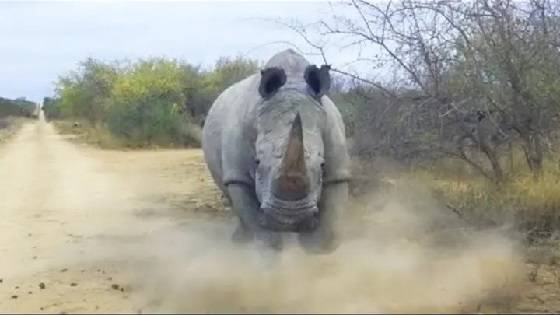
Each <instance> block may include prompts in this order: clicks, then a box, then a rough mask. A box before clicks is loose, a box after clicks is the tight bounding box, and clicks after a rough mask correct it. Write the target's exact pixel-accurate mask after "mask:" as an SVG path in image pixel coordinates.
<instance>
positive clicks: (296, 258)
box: [0, 121, 558, 313]
mask: <svg viewBox="0 0 560 315" xmlns="http://www.w3.org/2000/svg"><path fill="white" fill-rule="evenodd" d="M0 179H1V186H0V218H2V219H1V220H0V233H1V236H0V259H1V260H0V261H1V263H0V279H1V280H0V312H9V313H14V312H16V313H24V312H32V313H41V312H45V313H61V312H64V313H92V312H95V313H108V312H117V313H131V312H132V313H136V312H138V313H141V312H258V311H264V312H282V311H284V312H286V311H287V312H473V311H474V312H476V311H482V312H484V311H491V312H495V311H512V310H513V311H515V310H516V306H515V304H516V303H517V304H519V303H518V302H519V301H520V300H518V299H517V298H518V297H519V296H522V295H523V294H525V297H524V298H523V299H521V300H522V301H525V302H523V303H525V304H523V306H522V310H524V311H527V310H529V311H530V310H537V311H543V310H551V309H553V308H550V307H549V308H548V309H547V308H546V307H545V308H544V309H540V308H539V307H537V306H538V305H541V304H543V303H544V302H541V301H539V300H538V299H541V300H542V298H540V297H539V296H545V295H546V294H544V293H543V294H542V295H541V294H540V293H539V291H538V288H536V287H534V288H532V289H531V290H527V281H526V280H525V278H526V274H527V268H526V265H525V264H524V263H523V262H522V258H521V257H520V255H519V252H518V249H517V248H518V246H517V244H516V243H515V242H514V241H512V240H510V239H508V238H507V237H504V236H502V235H499V233H497V232H494V231H485V232H476V233H473V232H469V231H466V230H465V229H463V227H461V226H460V224H456V222H455V223H450V222H452V221H453V220H452V219H450V218H449V217H448V216H447V214H441V213H438V212H437V211H436V212H434V211H433V210H427V209H432V205H431V204H430V202H429V200H428V201H426V202H425V203H423V201H422V200H424V199H423V198H420V197H418V196H417V195H414V194H405V195H403V194H402V193H401V194H397V198H396V199H394V200H391V198H390V197H388V196H385V199H387V198H389V199H388V201H387V200H385V201H383V202H380V201H379V200H380V198H379V196H373V195H372V196H370V197H369V198H370V201H366V204H367V205H371V206H370V207H369V208H371V207H373V208H375V209H376V210H375V211H369V210H368V209H369V208H368V207H365V208H364V207H362V210H364V209H365V210H366V211H365V212H363V211H362V212H360V213H361V215H362V216H360V219H359V220H358V223H356V222H354V223H352V224H346V223H345V224H344V225H341V227H340V229H341V233H342V234H343V235H344V238H345V239H344V243H343V245H341V247H340V248H339V249H338V250H337V251H336V252H335V253H333V254H331V255H324V256H309V255H306V254H305V253H303V252H302V251H301V250H300V249H299V248H298V247H297V246H292V247H289V248H287V249H286V251H285V252H284V253H282V254H274V253H270V252H268V251H264V250H262V249H259V248H257V247H251V246H245V247H235V246H233V245H232V244H231V242H230V241H229V237H230V234H231V231H232V230H233V228H234V224H233V218H231V216H230V215H228V214H227V213H226V212H225V211H224V210H220V209H221V203H220V197H219V195H218V193H217V192H216V189H215V188H214V185H213V183H212V182H211V179H210V177H209V175H208V173H207V171H206V169H205V165H204V162H203V159H202V153H201V152H200V151H199V150H163V151H111V150H98V149H95V148H91V147H88V146H82V145H78V144H75V143H73V142H70V141H68V139H65V137H64V136H61V135H59V134H57V133H56V131H55V130H54V128H53V126H52V125H50V124H47V123H44V122H43V121H39V122H37V123H29V124H26V125H25V126H24V127H23V128H22V129H21V130H20V132H19V133H18V134H17V135H16V136H15V137H14V138H12V140H11V141H10V142H8V143H6V144H4V145H2V146H0ZM419 209H421V210H419ZM453 222H454V221H453ZM438 225H439V226H441V225H444V226H445V227H446V228H439V229H437V231H439V232H437V233H434V232H433V231H434V226H435V227H436V228H437V226H438ZM373 227H375V228H373ZM289 244H291V243H289ZM542 274H543V273H542V272H541V275H542ZM533 280H534V279H533ZM543 281H544V280H543ZM549 285H551V286H552V285H555V286H558V283H552V284H550V283H549ZM556 291H557V290H556ZM556 291H555V292H556ZM527 292H530V294H533V295H535V294H536V295H537V300H536V302H534V303H533V302H531V301H532V300H531V298H530V297H527V294H529V293H527ZM547 294H548V293H547ZM548 296H550V294H548ZM555 300H556V299H555V298H551V301H555ZM527 301H529V302H527ZM545 304H546V303H545ZM517 309H519V308H517Z"/></svg>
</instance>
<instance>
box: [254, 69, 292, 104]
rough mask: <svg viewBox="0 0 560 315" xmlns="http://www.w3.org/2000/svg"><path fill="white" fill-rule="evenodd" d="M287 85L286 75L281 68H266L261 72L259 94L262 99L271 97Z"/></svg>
mask: <svg viewBox="0 0 560 315" xmlns="http://www.w3.org/2000/svg"><path fill="white" fill-rule="evenodd" d="M285 83H286V73H285V72H284V69H281V68H276V67H272V68H266V69H264V70H261V84H260V86H259V93H260V94H261V96H262V97H269V96H271V95H272V94H274V93H275V92H276V91H278V89H279V88H281V87H282V86H283V85H284V84H285Z"/></svg>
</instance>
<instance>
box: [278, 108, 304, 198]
mask: <svg viewBox="0 0 560 315" xmlns="http://www.w3.org/2000/svg"><path fill="white" fill-rule="evenodd" d="M288 137H289V138H288V145H287V148H286V153H285V154H284V157H283V158H282V164H281V167H280V176H279V178H278V183H277V185H276V186H277V187H276V188H277V189H276V191H277V194H278V195H279V196H278V197H280V198H282V199H284V200H299V199H302V198H304V197H305V196H306V195H307V193H308V192H309V180H308V178H307V171H306V167H305V156H304V146H303V127H302V124H301V117H300V115H299V113H298V114H297V115H296V118H295V119H294V122H293V123H292V128H291V130H290V134H289V136H288Z"/></svg>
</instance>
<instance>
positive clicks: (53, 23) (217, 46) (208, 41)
mask: <svg viewBox="0 0 560 315" xmlns="http://www.w3.org/2000/svg"><path fill="white" fill-rule="evenodd" d="M332 10H333V7H332V6H331V5H329V3H327V2H325V1H264V0H261V1H253V2H250V1H222V2H218V1H204V2H195V1H184V2H177V1H174V2H163V1H157V2H156V1H153V2H145V1H143V2H131V1H126V2H125V1H102V2H101V1H97V2H94V1H88V2H81V1H72V2H45V1H40V2H39V1H36V2H25V1H16V2H3V1H0V39H1V40H0V96H2V97H8V98H16V97H26V98H27V99H30V100H33V101H40V100H42V98H43V97H44V96H51V95H53V94H54V82H55V81H56V80H57V78H58V76H59V75H63V74H65V73H67V72H69V71H71V70H73V69H75V68H76V66H77V64H78V63H79V62H80V61H82V60H84V59H86V58H88V57H93V58H97V59H102V60H106V61H111V60H123V59H130V60H134V59H137V58H148V57H156V56H157V57H160V56H165V57H169V58H178V59H182V60H186V61H188V62H190V63H192V64H198V65H202V66H203V67H211V66H212V64H213V63H214V62H215V61H216V60H217V59H218V58H219V57H220V56H238V55H242V56H245V57H249V58H254V59H258V60H261V61H266V60H267V59H269V58H270V57H271V56H272V55H273V54H274V53H276V52H279V51H281V50H283V49H286V48H289V47H290V44H288V42H289V43H292V44H295V45H297V47H299V48H300V49H302V50H304V51H305V52H311V51H313V50H312V49H310V48H309V46H306V44H305V42H304V41H303V40H302V39H301V38H300V37H299V36H298V35H297V34H296V33H295V32H293V31H292V30H290V29H288V28H286V27H284V26H281V25H279V24H277V23H275V22H273V21H272V20H274V19H278V18H280V19H287V18H288V19H297V20H299V21H302V22H303V23H310V22H315V21H317V20H319V19H321V18H322V17H324V16H326V15H329V14H330V13H332ZM332 56H333V59H332V60H329V63H331V64H335V63H337V62H343V61H344V59H345V58H346V56H345V55H344V54H342V53H340V54H332ZM306 57H307V58H308V59H309V60H310V61H311V62H313V63H321V60H322V59H321V58H320V57H319V56H313V55H306Z"/></svg>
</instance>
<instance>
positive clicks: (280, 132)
mask: <svg viewBox="0 0 560 315" xmlns="http://www.w3.org/2000/svg"><path fill="white" fill-rule="evenodd" d="M308 66H309V63H308V62H307V61H306V60H305V59H304V58H303V57H302V56H301V55H299V54H297V53H296V52H294V51H293V50H286V51H283V52H280V53H278V54H277V55H275V56H274V57H272V58H271V59H270V60H269V61H268V63H267V64H266V66H265V67H264V68H263V70H261V73H258V74H254V75H252V76H250V77H248V78H246V79H244V80H242V81H240V82H238V83H236V84H234V85H232V86H231V87H229V88H228V89H226V90H225V91H224V92H223V93H222V94H221V95H220V96H219V97H218V98H217V99H216V101H215V102H214V104H213V105H212V107H211V109H210V111H209V113H208V116H207V118H206V122H205V125H204V130H203V139H202V147H203V150H204V156H205V159H206V163H207V165H208V168H209V170H210V172H211V174H212V176H213V178H214V180H215V182H216V184H217V185H218V186H219V188H220V189H221V190H222V191H223V193H224V194H225V195H226V196H227V197H228V198H229V200H230V202H231V204H232V208H233V210H234V212H235V213H236V214H237V216H238V217H239V219H240V224H239V227H238V229H237V231H236V232H235V233H234V235H233V239H234V240H236V241H249V240H252V239H254V238H256V239H257V240H260V241H263V242H265V243H266V244H267V245H269V246H271V247H272V248H276V249H279V248H281V247H282V232H296V233H298V237H299V240H300V243H301V244H302V245H303V247H304V248H305V249H306V250H308V251H311V252H325V251H327V252H328V251H330V250H333V249H334V248H336V244H337V242H336V237H335V235H334V229H333V223H334V221H335V220H336V218H337V216H338V212H339V211H340V210H342V208H343V207H344V204H345V202H346V200H347V196H348V184H347V183H348V180H349V177H350V176H349V159H348V153H347V149H346V142H345V134H344V133H345V131H344V123H343V121H342V119H341V116H340V113H339V111H338V109H337V108H336V107H335V105H334V104H333V102H332V101H331V100H330V99H329V98H328V97H327V96H326V95H324V93H326V92H327V90H328V88H329V87H330V76H329V74H328V69H329V68H328V67H326V66H323V67H321V68H320V69H319V68H317V67H315V66H311V67H310V68H308ZM306 69H307V70H306ZM308 70H309V71H308ZM306 76H307V77H306Z"/></svg>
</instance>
